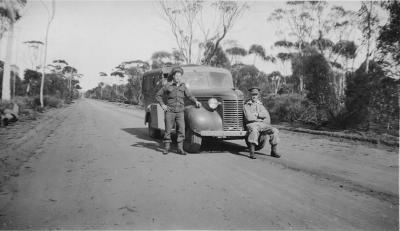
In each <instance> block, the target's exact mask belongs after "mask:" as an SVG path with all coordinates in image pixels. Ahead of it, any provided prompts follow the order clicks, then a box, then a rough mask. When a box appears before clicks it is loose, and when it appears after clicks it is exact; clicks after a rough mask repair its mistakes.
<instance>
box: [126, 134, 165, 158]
mask: <svg viewBox="0 0 400 231" xmlns="http://www.w3.org/2000/svg"><path fill="white" fill-rule="evenodd" d="M121 130H123V131H125V132H127V133H129V134H131V135H134V136H135V137H136V138H138V139H139V140H144V141H146V142H143V141H138V142H136V143H134V144H132V145H131V146H132V147H141V148H148V149H153V150H155V151H159V152H161V151H162V141H161V140H159V139H153V138H151V137H150V136H149V135H148V133H147V128H123V129H121Z"/></svg>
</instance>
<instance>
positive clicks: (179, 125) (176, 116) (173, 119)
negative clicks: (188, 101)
mask: <svg viewBox="0 0 400 231" xmlns="http://www.w3.org/2000/svg"><path fill="white" fill-rule="evenodd" d="M174 125H175V130H176V134H177V142H178V143H181V142H183V140H184V139H185V114H184V112H183V111H182V112H172V111H166V112H165V133H164V143H171V130H172V128H173V126H174Z"/></svg>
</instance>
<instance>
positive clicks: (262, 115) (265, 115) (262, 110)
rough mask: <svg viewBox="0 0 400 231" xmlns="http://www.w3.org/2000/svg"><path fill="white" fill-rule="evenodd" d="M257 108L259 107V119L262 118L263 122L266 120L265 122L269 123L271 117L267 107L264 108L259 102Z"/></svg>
mask: <svg viewBox="0 0 400 231" xmlns="http://www.w3.org/2000/svg"><path fill="white" fill-rule="evenodd" d="M258 109H259V114H258V117H259V118H260V119H263V121H264V122H267V123H269V124H270V123H271V117H270V115H269V112H268V111H267V109H265V107H264V105H262V104H259V105H258Z"/></svg>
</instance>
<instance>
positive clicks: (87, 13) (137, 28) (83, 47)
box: [0, 0, 359, 89]
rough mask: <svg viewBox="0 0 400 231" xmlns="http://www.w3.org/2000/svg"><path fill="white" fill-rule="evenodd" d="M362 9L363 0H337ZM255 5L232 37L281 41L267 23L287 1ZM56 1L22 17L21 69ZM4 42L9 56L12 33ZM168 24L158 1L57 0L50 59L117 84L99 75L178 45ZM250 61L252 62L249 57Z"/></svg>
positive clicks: (18, 37) (86, 79) (90, 80)
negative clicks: (31, 42)
mask: <svg viewBox="0 0 400 231" xmlns="http://www.w3.org/2000/svg"><path fill="white" fill-rule="evenodd" d="M331 3H332V4H333V3H335V4H339V5H342V6H344V7H345V8H347V9H352V10H357V9H358V8H359V2H352V1H347V2H331ZM248 4H249V6H250V8H249V9H248V10H247V11H246V12H245V13H244V15H243V16H242V17H241V18H240V20H239V21H238V22H237V23H236V24H235V26H234V27H233V29H232V31H230V32H229V34H228V36H227V38H226V40H230V39H234V40H237V42H238V44H239V45H241V46H242V47H243V48H246V49H248V48H249V47H250V46H251V45H252V44H260V45H262V46H263V47H265V48H266V49H267V51H268V50H269V49H270V48H271V46H272V45H273V43H274V42H275V41H277V40H278V37H277V36H276V35H275V29H276V28H274V25H273V24H271V23H268V22H267V18H268V16H269V14H270V13H271V12H272V11H273V10H274V9H276V8H279V7H282V6H283V5H284V2H283V1H251V2H248ZM46 8H47V9H49V10H50V9H51V3H50V1H45V0H43V1H38V0H28V3H27V5H26V6H25V7H24V9H23V10H22V18H21V19H20V20H19V21H18V22H17V23H16V25H15V34H14V46H13V49H14V51H15V52H14V53H13V57H12V60H13V62H14V63H15V64H17V65H18V66H19V68H20V73H21V74H20V75H22V73H23V70H24V69H25V68H30V67H31V63H30V61H29V60H30V57H31V53H30V50H29V49H28V48H27V46H26V45H25V44H24V43H23V42H24V41H30V40H39V41H44V38H45V32H46V25H47V21H48V18H49V12H48V10H47V9H46ZM4 37H5V38H3V39H2V41H1V44H0V58H1V59H2V60H4V56H5V48H6V40H7V39H6V37H7V34H6V35H5V36H4ZM176 47H177V46H176V43H175V40H174V38H173V36H172V33H171V31H170V27H169V25H168V23H167V22H166V21H165V20H163V19H162V18H161V16H160V8H159V3H158V1H111V0H110V1H106V0H101V1H99V0H97V1H94V0H90V1H89V0H81V1H73V0H68V1H67V0H56V11H55V17H54V20H53V22H52V24H51V26H50V31H49V37H48V52H47V54H48V55H47V63H51V61H52V60H56V59H63V60H66V61H67V62H68V63H69V64H70V65H71V66H74V67H75V68H76V69H77V70H78V72H79V73H81V74H83V77H82V78H81V79H80V83H81V86H82V87H83V89H90V88H93V87H95V86H96V85H97V84H98V83H99V82H100V81H104V82H106V83H112V82H115V80H116V79H115V78H112V77H105V78H106V79H104V77H103V78H101V77H99V75H98V73H99V72H101V71H102V72H106V73H110V72H111V71H112V69H113V68H114V67H116V66H117V65H118V64H120V63H121V62H123V61H128V60H134V59H141V60H144V61H149V60H150V57H151V55H152V53H154V52H155V51H161V50H162V51H168V52H171V51H172V49H173V48H176ZM243 61H244V62H245V63H246V62H247V63H249V64H252V63H253V58H252V57H247V58H245V59H244V60H243ZM256 66H257V67H258V68H260V69H261V70H263V71H266V72H271V71H273V70H274V66H273V65H271V64H267V63H262V62H261V61H258V62H257V63H256Z"/></svg>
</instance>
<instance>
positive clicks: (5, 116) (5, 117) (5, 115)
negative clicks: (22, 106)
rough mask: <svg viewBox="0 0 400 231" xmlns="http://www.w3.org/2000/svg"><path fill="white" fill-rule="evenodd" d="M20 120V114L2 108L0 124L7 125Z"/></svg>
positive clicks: (0, 110)
mask: <svg viewBox="0 0 400 231" xmlns="http://www.w3.org/2000/svg"><path fill="white" fill-rule="evenodd" d="M17 121H18V115H17V114H15V113H14V112H13V111H12V110H10V109H7V108H6V109H0V126H7V125H9V124H10V123H14V122H17Z"/></svg>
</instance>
